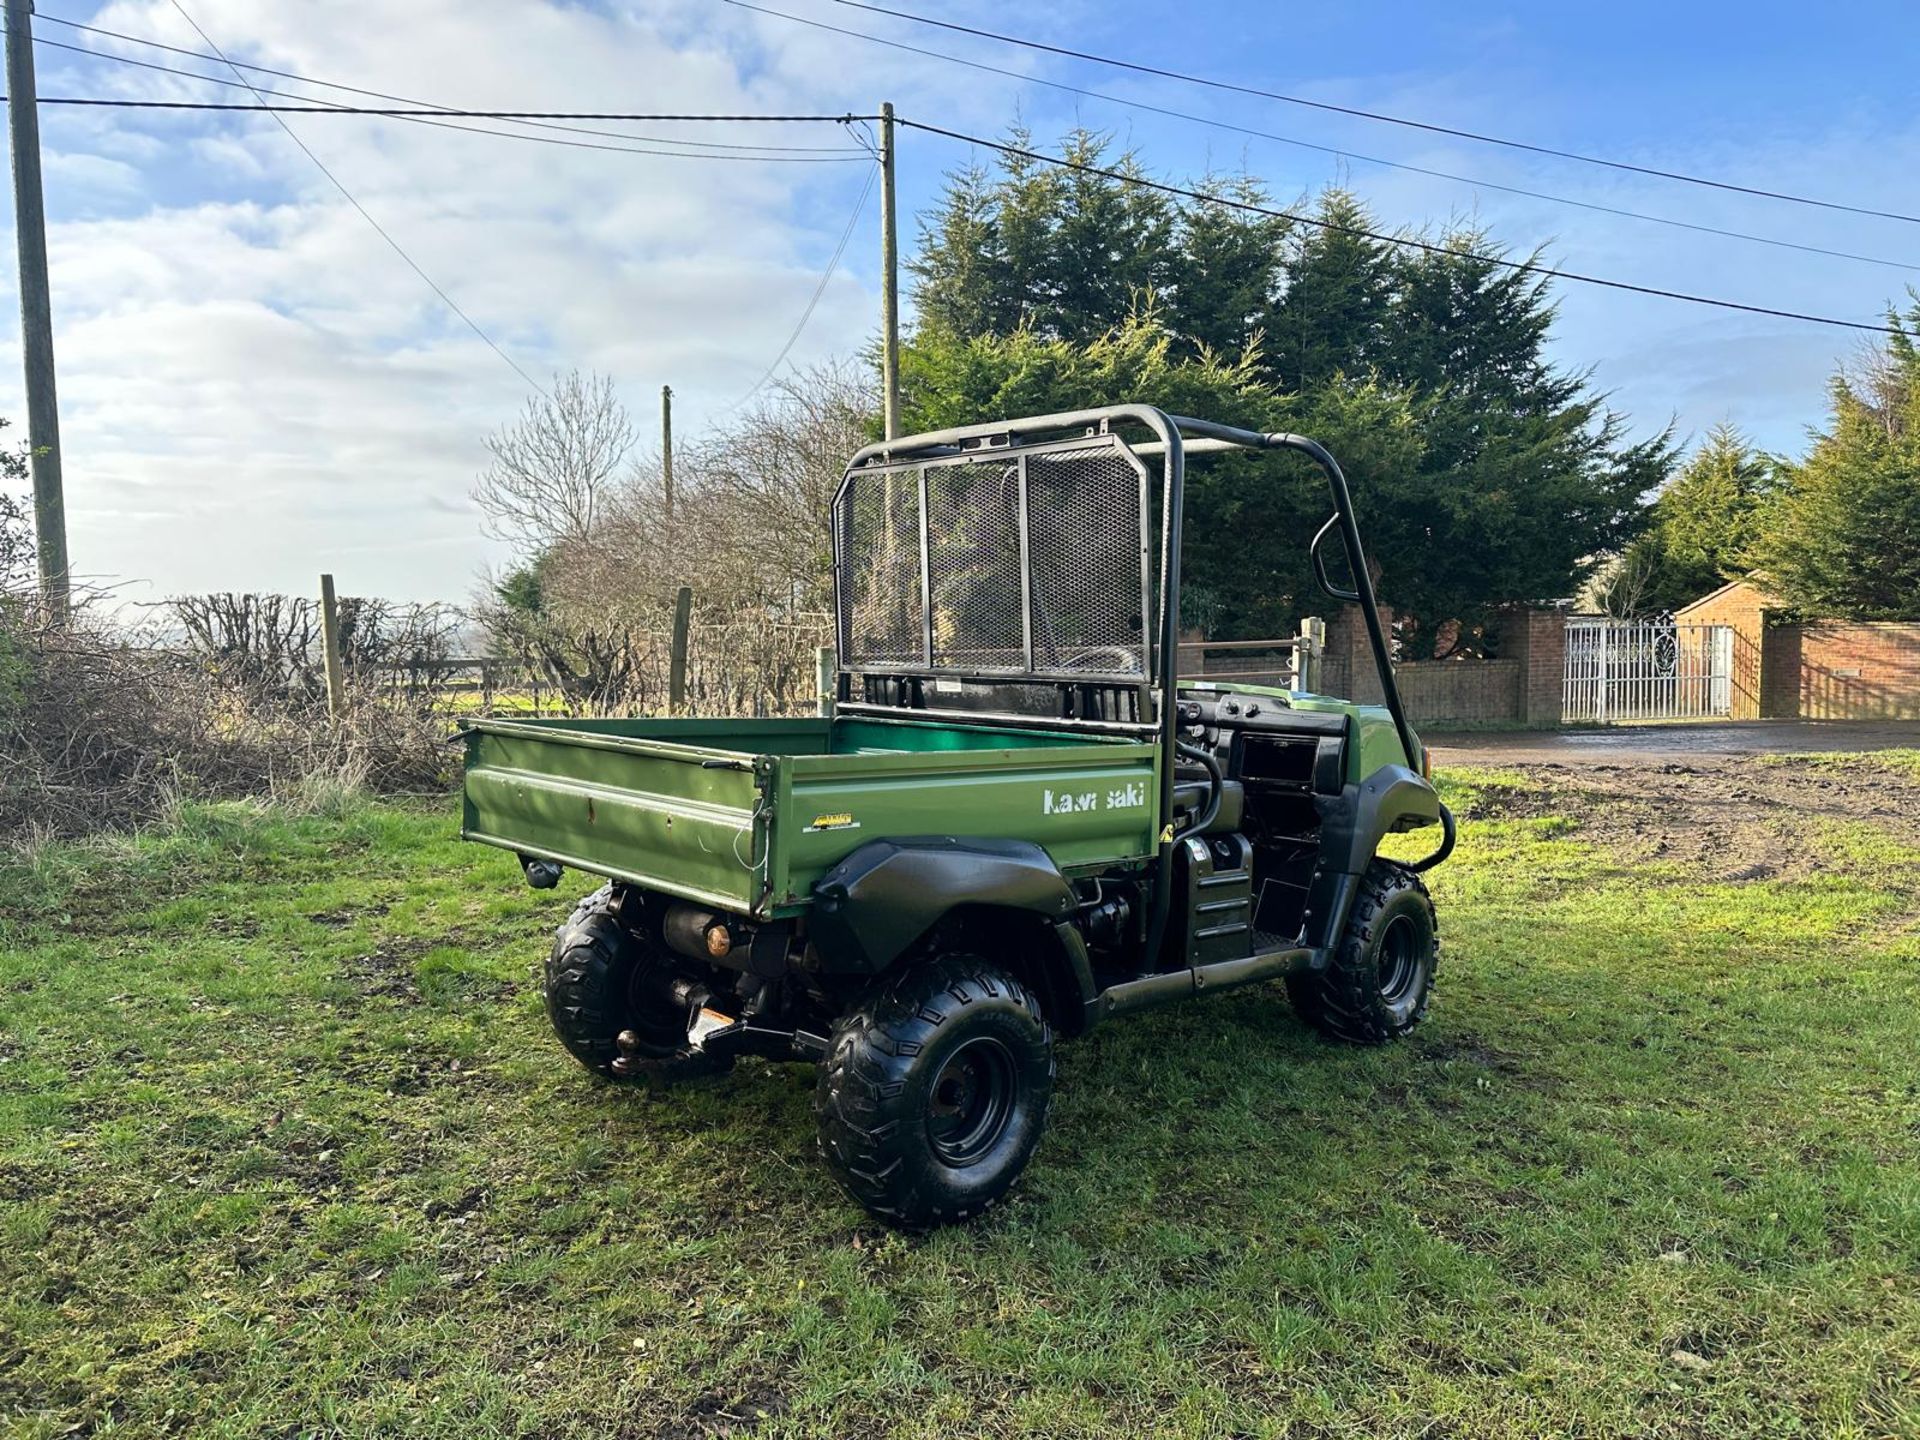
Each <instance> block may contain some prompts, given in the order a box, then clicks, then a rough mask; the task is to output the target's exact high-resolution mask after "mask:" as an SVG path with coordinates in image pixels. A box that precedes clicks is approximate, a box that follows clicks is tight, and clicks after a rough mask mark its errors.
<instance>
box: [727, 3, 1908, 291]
mask: <svg viewBox="0 0 1920 1440" xmlns="http://www.w3.org/2000/svg"><path fill="white" fill-rule="evenodd" d="M726 3H728V4H730V5H733V6H735V7H737V8H739V9H742V10H751V11H753V12H754V13H756V14H759V15H768V16H772V17H774V18H775V19H779V20H790V21H792V22H793V23H794V24H796V25H806V26H808V27H810V28H812V29H815V30H825V31H828V32H829V33H831V34H834V35H845V36H847V37H849V38H850V39H854V40H864V41H867V42H868V43H870V44H874V45H884V46H886V47H887V48H889V49H892V50H903V51H905V52H907V53H908V54H912V55H923V56H926V57H927V58H928V59H932V60H942V61H945V62H947V63H948V64H951V65H963V66H965V67H966V68H967V69H969V70H979V71H984V72H985V73H987V74H990V75H1003V76H1006V77H1007V78H1008V79H1012V80H1018V81H1021V82H1022V83H1024V84H1032V85H1044V86H1046V87H1047V88H1048V89H1050V90H1061V91H1064V92H1066V93H1067V94H1069V95H1082V96H1085V97H1086V98H1088V99H1090V100H1103V101H1105V102H1107V103H1108V104H1110V105H1120V106H1124V107H1125V108H1127V109H1129V110H1140V111H1144V112H1146V113H1148V114H1151V115H1165V116H1167V117H1168V118H1170V119H1174V120H1185V121H1189V122H1191V123H1193V124H1195V125H1206V126H1209V127H1211V128H1213V129H1216V130H1227V131H1231V132H1233V133H1234V134H1236V135H1250V136H1252V137H1254V138H1255V139H1259V140H1272V141H1274V142H1276V143H1278V144H1281V145H1292V146H1296V147H1298V148H1300V149H1302V150H1315V151H1318V152H1319V153H1321V154H1323V155H1334V156H1338V157H1339V158H1340V159H1343V160H1357V161H1360V162H1361V163H1362V164H1367V165H1381V166H1385V167H1386V168H1388V169H1391V170H1402V171H1406V172H1408V173H1410V174H1414V175H1427V176H1431V177H1432V178H1434V179H1436V180H1448V181H1452V182H1454V183H1456V184H1460V185H1472V186H1475V187H1476V188H1480V189H1485V190H1498V191H1501V192H1502V193H1504V194H1508V195H1521V196H1525V197H1526V198H1528V199H1530V200H1545V201H1547V202H1548V203H1550V204H1554V205H1569V206H1572V207H1574V208H1575V209H1579V210H1589V211H1593V212H1595V213H1598V214H1602V215H1617V216H1620V217H1622V218H1623V219H1627V220H1642V221H1645V222H1647V223H1649V224H1653V225H1667V226H1671V227H1672V228H1674V229H1677V230H1692V231H1695V232H1697V233H1699V234H1702V235H1718V236H1721V237H1723V238H1725V239H1729V240H1746V241H1750V242H1752V243H1753V244H1756V245H1771V246H1774V247H1776V248H1778V249H1782V250H1798V251H1800V252H1802V253H1803V254H1808V255H1826V256H1829V257H1831V258H1833V259H1836V260H1856V261H1859V262H1860V263H1862V264H1865V265H1885V266H1888V267H1890V268H1893V269H1897V270H1915V271H1920V264H1915V263H1913V262H1910V261H1906V260H1889V259H1886V258H1884V257H1881V256H1878V255H1861V254H1856V253H1855V252H1853V251H1850V250H1832V249H1828V248H1827V247H1826V246H1824V245H1810V244H1807V243H1805V242H1803V241H1799V240H1783V239H1780V238H1778V237H1777V236H1772V235H1755V234H1753V233H1752V232H1750V231H1746V230H1733V229H1727V228H1723V227H1721V226H1718V225H1707V224H1702V223H1700V222H1698V221H1694V220H1681V219H1678V218H1676V217H1674V216H1671V215H1650V214H1648V213H1646V212H1645V211H1641V210H1629V209H1626V208H1625V207H1623V206H1619V205H1603V204H1601V203H1600V202H1598V201H1595V200H1578V199H1575V198H1574V197H1572V196H1570V195H1555V194H1552V193H1551V192H1549V191H1544V190H1530V189H1528V188H1526V187H1525V186H1521V185H1508V184H1505V183H1503V182H1501V181H1497V180H1486V179H1482V178H1480V177H1478V176H1473V175H1459V174H1455V173H1454V172H1452V171H1448V170H1436V169H1434V168H1432V167H1430V166H1426V165H1413V164H1408V163H1406V162H1405V161H1400V160H1388V159H1385V158H1384V157H1382V156H1379V155H1367V154H1363V153H1362V152H1360V151H1357V150H1345V149H1341V148H1340V147H1338V146H1335V145H1321V144H1318V143H1316V142H1314V141H1311V140H1301V139H1298V138H1296V137H1294V136H1292V135H1279V134H1275V133H1274V132H1273V131H1271V130H1261V129H1257V128H1255V127H1253V126H1251V125H1240V124H1236V123H1235V122H1233V121H1231V120H1218V119H1215V118H1213V117H1212V116H1208V115H1196V114H1193V113H1192V112H1190V111H1186V110H1175V109H1172V108H1170V107H1168V106H1165V105H1154V104H1150V103H1148V102H1147V101H1145V100H1131V99H1128V98H1126V97H1124V96H1120V95H1113V94H1109V93H1107V92H1106V91H1103V90H1089V89H1086V88H1085V87H1084V86H1080V85H1069V84H1067V83H1066V82H1065V81H1063V80H1049V79H1046V78H1045V77H1043V76H1039V75H1029V74H1027V73H1025V72H1024V71H1020V70H1013V69H1009V68H1007V67H1005V66H1001V65H989V64H987V63H985V62H984V61H980V60H969V59H966V58H964V57H962V56H959V55H949V54H947V53H946V52H945V51H942V50H928V49H925V48H923V47H921V46H919V45H909V44H907V43H906V42H905V41H902V40H889V39H887V38H886V37H884V36H880V35H869V34H868V33H867V32H865V31H864V30H850V29H848V28H846V27H845V26H842V25H829V24H828V23H827V22H826V21H824V20H813V19H809V18H807V17H806V16H804V15H792V14H789V13H787V12H786V11H784V10H774V9H770V8H769V7H767V6H765V5H756V4H753V3H751V0H726Z"/></svg>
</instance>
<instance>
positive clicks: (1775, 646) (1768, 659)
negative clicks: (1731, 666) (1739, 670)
mask: <svg viewBox="0 0 1920 1440" xmlns="http://www.w3.org/2000/svg"><path fill="white" fill-rule="evenodd" d="M1800 640H1801V634H1800V627H1799V626H1798V625H1768V626H1767V627H1766V628H1765V629H1763V630H1762V631H1761V632H1760V681H1759V684H1760V718H1761V719H1763V720H1798V719H1799V718H1800Z"/></svg>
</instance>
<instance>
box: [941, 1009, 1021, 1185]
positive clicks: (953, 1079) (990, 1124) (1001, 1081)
mask: <svg viewBox="0 0 1920 1440" xmlns="http://www.w3.org/2000/svg"><path fill="white" fill-rule="evenodd" d="M1014 1087H1015V1082H1014V1065H1013V1056H1012V1054H1011V1053H1010V1052H1009V1051H1008V1050H1007V1047H1006V1046H1005V1045H1004V1044H1002V1043H1001V1042H1000V1041H999V1040H996V1039H993V1038H992V1037H989V1036H978V1037H976V1038H974V1039H972V1040H969V1041H967V1042H966V1043H965V1044H963V1045H961V1046H960V1047H959V1048H958V1049H957V1050H955V1051H954V1052H953V1054H951V1055H949V1056H948V1057H947V1060H946V1063H945V1064H944V1065H942V1066H941V1067H940V1073H939V1074H938V1075H936V1076H934V1079H933V1086H932V1089H931V1091H930V1093H929V1096H928V1105H927V1136H928V1138H929V1139H930V1140H931V1141H932V1142H933V1149H934V1153H935V1154H937V1155H938V1156H939V1157H940V1159H941V1160H942V1161H944V1162H945V1163H946V1164H948V1165H950V1166H953V1167H955V1168H958V1167H961V1166H965V1165H971V1164H973V1163H974V1162H976V1161H977V1160H979V1159H980V1158H981V1156H983V1155H985V1154H987V1153H988V1152H989V1151H990V1150H992V1149H993V1147H994V1145H995V1144H996V1143H997V1142H998V1141H999V1139H1000V1136H1001V1135H1002V1133H1004V1132H1005V1130H1006V1128H1007V1121H1008V1119H1009V1118H1010V1117H1011V1116H1012V1114H1013V1099H1014Z"/></svg>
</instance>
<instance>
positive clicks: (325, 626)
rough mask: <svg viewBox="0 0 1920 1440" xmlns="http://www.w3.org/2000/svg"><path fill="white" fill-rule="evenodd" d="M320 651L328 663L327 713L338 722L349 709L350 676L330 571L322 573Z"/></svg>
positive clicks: (338, 607) (337, 602)
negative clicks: (342, 650)
mask: <svg viewBox="0 0 1920 1440" xmlns="http://www.w3.org/2000/svg"><path fill="white" fill-rule="evenodd" d="M320 651H321V655H322V657H323V658H324V660H325V662H326V667H327V714H328V715H329V716H331V717H332V718H333V723H334V724H336V725H338V724H339V723H340V717H341V716H342V715H344V714H345V713H346V709H347V676H346V672H345V670H343V669H342V668H341V665H340V602H339V601H338V600H336V599H335V598H334V594H333V576H331V575H322V576H321V577H320Z"/></svg>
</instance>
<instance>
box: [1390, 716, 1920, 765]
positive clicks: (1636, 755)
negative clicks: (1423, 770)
mask: <svg viewBox="0 0 1920 1440" xmlns="http://www.w3.org/2000/svg"><path fill="white" fill-rule="evenodd" d="M1428 739H1429V741H1430V743H1431V744H1432V746H1433V753H1434V756H1435V758H1436V759H1438V760H1439V762H1440V763H1441V764H1442V765H1508V764H1520V763H1534V762H1540V761H1553V762H1557V763H1559V764H1562V765H1576V766H1588V765H1608V764H1645V763H1646V762H1647V761H1649V760H1656V759H1658V760H1678V761H1685V762H1695V761H1700V760H1711V759H1713V758H1714V757H1717V756H1733V755H1795V754H1808V753H1811V752H1815V751H1837V750H1849V751H1872V750H1891V749H1920V721H1916V720H1866V721H1857V720H1856V721H1847V722H1839V721H1831V720H1747V721H1738V722H1729V723H1727V724H1693V725H1621V726H1616V727H1614V728H1611V729H1597V730H1590V729H1582V730H1538V731H1500V730H1488V731H1480V732H1475V733H1461V734H1454V735H1445V734H1439V733H1435V734H1433V735H1431V736H1429V737H1428Z"/></svg>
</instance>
